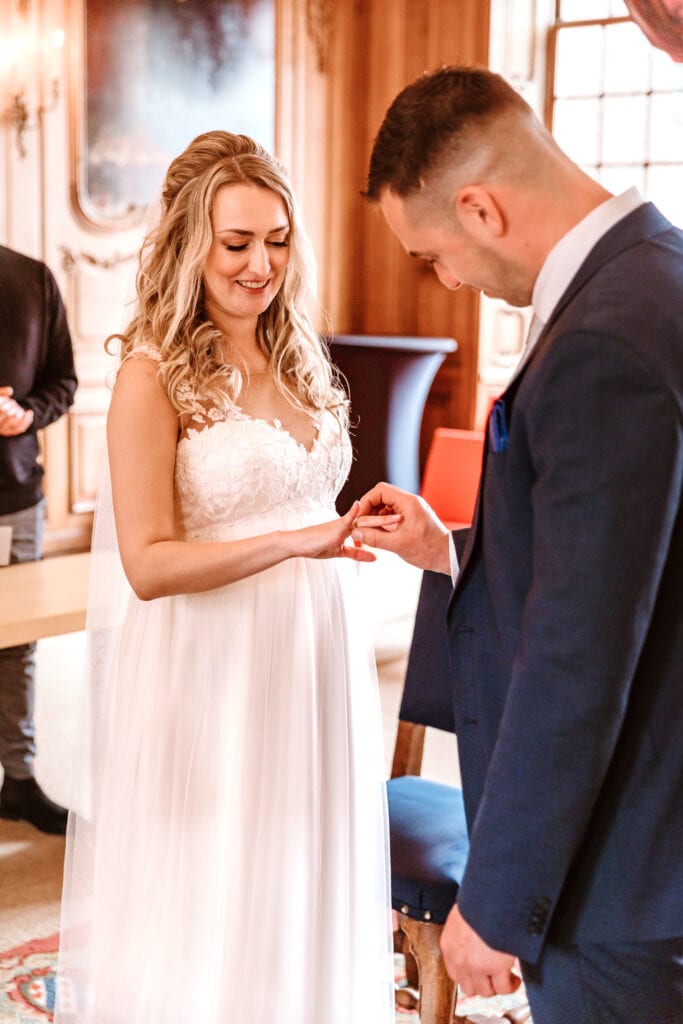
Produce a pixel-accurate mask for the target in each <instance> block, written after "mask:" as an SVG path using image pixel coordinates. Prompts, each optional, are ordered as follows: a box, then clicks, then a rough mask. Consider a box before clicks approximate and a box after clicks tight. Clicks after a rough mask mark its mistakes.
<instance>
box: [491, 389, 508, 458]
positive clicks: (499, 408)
mask: <svg viewBox="0 0 683 1024" xmlns="http://www.w3.org/2000/svg"><path fill="white" fill-rule="evenodd" d="M489 443H490V445H491V448H492V449H493V451H494V452H504V451H505V449H506V448H507V446H508V425H507V419H506V416H505V401H504V399H502V398H497V399H496V401H495V402H494V403H493V406H492V407H491V415H490V416H489Z"/></svg>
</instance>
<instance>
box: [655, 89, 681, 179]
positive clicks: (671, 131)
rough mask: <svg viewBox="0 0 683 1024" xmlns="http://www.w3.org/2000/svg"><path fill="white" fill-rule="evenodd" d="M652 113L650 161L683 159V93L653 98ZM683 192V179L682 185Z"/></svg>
mask: <svg viewBox="0 0 683 1024" xmlns="http://www.w3.org/2000/svg"><path fill="white" fill-rule="evenodd" d="M650 108H651V113H650V152H649V159H650V161H657V160H665V161H669V160H681V159H682V158H683V93H680V92H674V93H670V94H666V93H665V94H663V95H661V96H656V97H653V98H652V101H651V104H650ZM680 187H681V190H683V179H682V180H681V183H680Z"/></svg>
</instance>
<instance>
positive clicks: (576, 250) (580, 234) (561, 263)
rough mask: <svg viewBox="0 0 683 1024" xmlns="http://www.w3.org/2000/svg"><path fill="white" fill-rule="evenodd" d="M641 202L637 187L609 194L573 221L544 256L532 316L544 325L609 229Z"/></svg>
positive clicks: (537, 280) (537, 279)
mask: <svg viewBox="0 0 683 1024" xmlns="http://www.w3.org/2000/svg"><path fill="white" fill-rule="evenodd" d="M644 202H645V200H644V199H643V197H642V196H641V194H640V192H639V191H638V189H637V188H630V189H628V191H626V192H622V194H621V195H618V196H612V197H611V198H610V199H606V200H605V202H604V203H600V205H599V206H596V207H595V209H594V210H591V212H590V213H589V214H588V215H587V216H586V217H584V218H583V220H580V221H579V223H578V224H575V225H574V227H573V228H571V229H570V230H569V231H568V232H567V234H566V235H563V237H562V238H561V239H560V240H559V242H557V244H556V245H554V246H553V248H552V249H551V250H550V252H549V253H548V255H547V256H546V258H545V261H544V263H543V266H542V267H541V270H540V272H539V275H538V277H537V278H536V283H535V284H534V290H533V295H532V299H531V301H532V305H533V308H534V315H535V316H536V317H538V319H539V320H540V321H541V323H543V324H546V323H547V322H548V320H549V319H550V316H551V314H552V311H553V310H554V308H555V306H556V305H557V303H558V302H559V301H560V299H561V297H562V295H563V294H564V292H565V291H566V289H567V286H568V285H569V283H570V281H571V280H572V278H573V277H574V275H575V274H576V272H577V270H578V269H579V267H580V266H581V264H582V263H583V262H584V260H585V259H586V257H587V256H588V253H589V252H590V251H591V249H592V248H593V247H594V246H595V244H596V243H597V242H598V241H599V240H600V239H601V238H602V236H603V235H605V234H607V232H608V231H609V229H610V228H611V227H613V226H614V225H615V224H616V223H617V222H618V221H620V220H622V219H623V218H624V217H626V216H627V214H629V213H631V211H632V210H635V209H636V208H637V207H638V206H642V204H643V203H644Z"/></svg>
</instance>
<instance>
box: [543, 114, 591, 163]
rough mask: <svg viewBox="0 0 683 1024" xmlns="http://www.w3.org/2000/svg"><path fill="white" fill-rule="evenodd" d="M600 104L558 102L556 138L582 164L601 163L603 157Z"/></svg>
mask: <svg viewBox="0 0 683 1024" xmlns="http://www.w3.org/2000/svg"><path fill="white" fill-rule="evenodd" d="M599 116H600V104H599V102H598V100H594V99H590V100H557V101H556V103H555V109H554V121H553V135H554V137H555V138H556V139H557V142H558V144H559V145H560V146H561V147H562V149H564V150H566V152H567V153H568V154H569V156H570V157H571V158H572V160H575V161H576V162H577V163H578V164H592V165H595V164H597V163H598V161H599V158H600V145H599V142H600V136H599V128H600V121H599Z"/></svg>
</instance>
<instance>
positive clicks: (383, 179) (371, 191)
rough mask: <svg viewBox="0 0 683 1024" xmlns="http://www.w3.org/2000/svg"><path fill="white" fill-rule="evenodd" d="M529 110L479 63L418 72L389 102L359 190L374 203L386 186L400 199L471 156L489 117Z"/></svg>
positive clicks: (468, 161) (507, 86)
mask: <svg viewBox="0 0 683 1024" xmlns="http://www.w3.org/2000/svg"><path fill="white" fill-rule="evenodd" d="M530 114H531V109H530V107H529V105H528V104H527V103H526V101H525V100H524V99H522V97H521V96H520V95H519V93H518V92H516V91H515V89H513V88H512V86H511V85H509V84H508V83H507V82H506V81H505V79H504V78H501V76H500V75H496V74H494V73H493V72H491V71H488V70H486V69H485V68H473V67H463V66H458V65H451V66H448V67H443V68H440V69H439V70H438V71H434V72H432V73H431V74H424V75H422V76H421V77H420V78H418V79H417V80H416V81H415V82H413V83H412V84H411V85H408V86H406V88H405V89H403V90H402V91H401V92H400V93H399V94H398V96H397V97H396V99H395V100H394V101H393V103H392V104H391V106H390V107H389V109H388V111H387V113H386V115H385V117H384V121H383V122H382V125H381V127H380V129H379V132H378V133H377V137H376V139H375V142H374V145H373V149H372V155H371V157H370V170H369V173H368V184H367V189H366V191H365V192H364V193H363V194H364V196H365V197H366V199H369V200H370V202H373V203H376V202H378V201H379V199H380V196H381V194H382V192H383V191H384V190H385V189H387V188H388V189H390V190H391V191H392V192H394V193H395V194H396V195H398V196H400V197H401V198H405V197H406V196H409V195H411V194H412V193H415V192H418V191H419V190H420V189H421V188H422V187H423V185H424V183H425V182H426V181H427V179H428V178H429V177H430V176H432V175H434V174H436V173H438V171H439V170H440V169H441V168H442V167H443V166H444V165H445V164H451V163H457V162H460V161H462V162H463V163H470V162H471V160H472V159H473V157H474V158H475V159H476V155H477V153H476V151H477V148H478V145H479V142H480V141H482V140H483V134H482V133H485V132H486V130H487V129H488V128H489V125H490V123H491V122H492V121H494V120H496V119H499V118H503V119H505V120H509V118H508V117H507V116H506V115H513V116H515V115H516V116H517V117H519V116H520V115H522V116H523V117H524V118H525V119H526V118H527V117H528V116H529V115H530Z"/></svg>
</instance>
